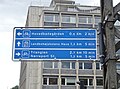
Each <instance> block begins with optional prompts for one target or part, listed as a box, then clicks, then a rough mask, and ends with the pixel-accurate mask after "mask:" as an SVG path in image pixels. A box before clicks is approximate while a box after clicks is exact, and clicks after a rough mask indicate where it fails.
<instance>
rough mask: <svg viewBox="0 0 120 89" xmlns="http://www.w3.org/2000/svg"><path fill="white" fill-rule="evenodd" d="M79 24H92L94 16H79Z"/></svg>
mask: <svg viewBox="0 0 120 89" xmlns="http://www.w3.org/2000/svg"><path fill="white" fill-rule="evenodd" d="M79 23H87V24H88V23H92V16H79Z"/></svg>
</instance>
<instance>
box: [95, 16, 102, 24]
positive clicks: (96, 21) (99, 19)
mask: <svg viewBox="0 0 120 89" xmlns="http://www.w3.org/2000/svg"><path fill="white" fill-rule="evenodd" d="M99 22H101V18H100V17H99V16H95V24H98V23H99Z"/></svg>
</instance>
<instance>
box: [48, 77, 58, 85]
mask: <svg viewBox="0 0 120 89" xmlns="http://www.w3.org/2000/svg"><path fill="white" fill-rule="evenodd" d="M49 85H57V78H49Z"/></svg>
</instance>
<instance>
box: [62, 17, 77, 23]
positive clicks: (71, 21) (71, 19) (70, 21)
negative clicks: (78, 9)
mask: <svg viewBox="0 0 120 89" xmlns="http://www.w3.org/2000/svg"><path fill="white" fill-rule="evenodd" d="M73 17H74V20H75V21H73ZM61 18H62V23H74V24H75V23H76V15H62V17H61ZM66 18H68V19H69V21H64V20H65V19H66Z"/></svg>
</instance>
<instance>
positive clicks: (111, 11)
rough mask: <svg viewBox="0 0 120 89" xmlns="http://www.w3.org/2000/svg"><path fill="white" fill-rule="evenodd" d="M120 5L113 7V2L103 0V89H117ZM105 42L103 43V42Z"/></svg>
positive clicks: (101, 42) (101, 53)
mask: <svg viewBox="0 0 120 89" xmlns="http://www.w3.org/2000/svg"><path fill="white" fill-rule="evenodd" d="M118 11H120V3H119V4H118V5H116V6H115V7H113V0H101V22H102V24H101V25H99V26H100V27H99V29H102V30H101V31H103V32H102V34H101V36H100V40H101V41H100V45H101V46H100V47H101V48H100V49H102V50H100V51H101V52H100V57H101V58H100V59H102V60H101V61H102V63H103V78H104V85H103V89H117V88H118V87H117V72H116V61H117V57H116V51H118V49H120V42H118V43H116V44H115V36H116V37H117V38H119V37H120V35H119V34H120V32H119V31H118V30H117V29H115V27H114V23H115V22H116V20H118V17H119V14H118ZM102 40H103V41H102Z"/></svg>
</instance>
